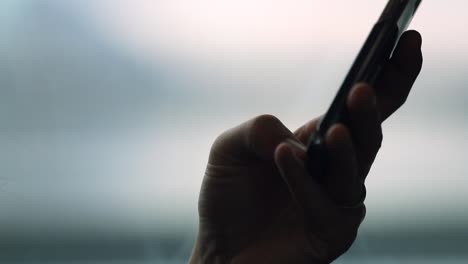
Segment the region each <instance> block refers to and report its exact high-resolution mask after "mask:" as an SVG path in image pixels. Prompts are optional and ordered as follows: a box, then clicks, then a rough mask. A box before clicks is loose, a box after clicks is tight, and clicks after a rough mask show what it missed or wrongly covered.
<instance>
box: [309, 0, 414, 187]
mask: <svg viewBox="0 0 468 264" xmlns="http://www.w3.org/2000/svg"><path fill="white" fill-rule="evenodd" d="M421 1H422V0H389V1H388V3H387V6H386V7H385V9H384V11H383V13H382V15H381V16H380V18H379V20H378V21H377V23H376V24H375V25H374V27H373V29H372V31H371V33H370V34H369V36H368V38H367V40H366V42H365V43H364V46H363V47H362V49H361V51H360V52H359V54H358V56H357V58H356V59H355V61H354V63H353V65H352V66H351V69H350V70H349V72H348V74H347V75H346V78H345V80H344V82H343V84H342V85H341V87H340V89H339V90H338V93H337V94H336V96H335V99H334V100H333V102H332V104H331V106H330V108H329V109H328V111H327V112H326V114H325V115H324V117H323V118H322V120H321V121H320V123H319V125H318V126H317V129H316V131H315V133H313V135H312V136H311V138H310V139H309V142H308V144H307V155H308V158H309V162H308V166H309V170H310V171H311V172H312V171H317V170H320V171H321V172H323V171H324V170H323V164H325V163H326V153H325V147H324V138H325V134H326V133H327V131H328V129H329V128H330V127H331V126H332V125H334V124H336V123H343V124H345V125H347V123H348V109H347V106H346V101H347V98H348V94H349V92H350V90H351V88H352V87H353V86H354V85H355V84H356V83H359V82H366V83H369V84H371V85H374V84H375V83H376V81H377V80H378V79H379V78H380V75H381V73H382V71H383V69H384V67H385V64H386V63H387V62H388V60H389V58H390V56H391V55H392V53H393V50H394V49H395V46H396V44H397V43H398V40H399V39H400V37H401V35H402V34H403V33H404V32H405V30H406V29H407V27H408V25H409V23H410V22H411V20H412V18H413V16H414V14H415V13H416V10H417V9H418V7H419V5H420V4H421ZM319 174H320V175H325V173H319ZM314 175H317V173H314ZM321 177H324V176H321ZM316 180H317V181H318V182H319V183H323V181H324V179H322V178H320V177H317V179H316Z"/></svg>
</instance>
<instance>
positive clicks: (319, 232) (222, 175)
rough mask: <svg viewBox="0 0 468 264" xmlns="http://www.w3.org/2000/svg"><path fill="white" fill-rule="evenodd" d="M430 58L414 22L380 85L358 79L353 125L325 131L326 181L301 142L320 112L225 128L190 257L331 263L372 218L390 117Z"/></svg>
mask: <svg viewBox="0 0 468 264" xmlns="http://www.w3.org/2000/svg"><path fill="white" fill-rule="evenodd" d="M421 66H422V54H421V37H420V35H419V33H417V32H416V31H408V32H406V33H405V34H404V35H403V36H402V38H401V40H400V42H399V44H398V46H397V48H396V50H395V52H394V54H393V56H392V58H391V59H390V62H389V63H388V65H387V67H386V68H385V70H384V74H383V77H382V78H381V80H380V81H379V82H378V83H377V84H376V87H375V89H373V88H372V87H370V86H368V85H366V84H358V85H356V86H355V87H354V88H353V90H352V91H351V93H350V95H349V97H348V101H347V106H348V109H349V113H350V124H349V127H346V126H344V125H343V124H337V125H335V126H333V127H332V128H331V129H330V130H329V131H328V132H327V135H326V138H325V145H326V149H327V155H328V162H327V164H326V166H327V167H326V168H327V170H326V172H327V175H325V179H326V181H325V183H324V184H323V185H319V184H317V183H316V182H315V181H314V177H313V176H314V175H311V174H314V173H318V172H313V171H307V170H306V169H305V165H304V162H306V158H305V156H306V155H305V153H304V150H303V149H302V148H301V147H298V146H301V145H304V144H306V142H307V140H308V138H309V137H310V135H311V133H313V132H314V131H315V127H316V125H317V123H318V120H319V119H315V120H312V121H310V122H309V123H307V124H305V125H304V126H303V127H301V128H299V129H298V130H296V131H295V132H294V133H293V132H291V131H290V130H289V129H287V128H286V127H285V126H284V125H283V124H282V123H281V122H280V121H279V120H278V119H277V118H275V117H273V116H268V115H265V116H260V117H257V118H254V119H252V120H250V121H248V122H246V123H244V124H241V125H239V126H237V127H235V128H232V129H230V130H228V131H226V132H225V133H223V134H222V135H220V136H219V137H218V138H217V139H216V141H215V143H214V144H213V147H212V149H211V153H210V157H209V162H208V166H207V169H206V173H205V177H204V180H203V184H202V188H201V191H200V198H199V233H198V238H197V241H196V244H195V247H194V249H193V253H192V256H191V260H190V262H191V263H330V262H331V261H333V260H334V259H336V258H337V257H339V256H340V255H342V254H343V253H345V252H346V251H347V250H348V249H349V247H350V246H351V245H352V243H353V242H354V240H355V238H356V235H357V231H358V228H359V226H360V224H361V222H362V220H363V219H364V215H365V206H364V204H363V203H361V200H362V199H361V198H362V196H363V194H365V188H364V180H365V178H366V176H367V174H368V172H369V170H370V168H371V165H372V163H373V161H374V158H375V156H376V154H377V152H378V150H379V148H380V146H381V142H382V131H381V123H382V122H383V121H384V120H385V119H386V118H388V117H389V116H390V115H391V114H392V113H394V112H395V111H396V110H397V109H398V108H399V107H400V106H401V105H402V104H403V103H404V102H405V101H406V98H407V96H408V94H409V91H410V90H411V87H412V85H413V83H414V81H415V80H416V77H417V76H418V74H419V72H420V69H421ZM343 204H356V206H352V207H343V206H340V205H343Z"/></svg>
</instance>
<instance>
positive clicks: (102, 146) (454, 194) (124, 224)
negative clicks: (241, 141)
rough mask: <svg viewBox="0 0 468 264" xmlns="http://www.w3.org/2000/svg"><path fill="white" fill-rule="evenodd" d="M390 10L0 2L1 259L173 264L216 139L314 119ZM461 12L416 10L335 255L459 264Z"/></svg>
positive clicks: (301, 0)
mask: <svg viewBox="0 0 468 264" xmlns="http://www.w3.org/2000/svg"><path fill="white" fill-rule="evenodd" d="M386 2H387V1H386V0H356V1H345V0H343V1H317V0H307V1H306V0H275V1H271V0H270V1H267V0H236V1H224V0H222V1H219V0H197V1H192V0H186V1H184V0H167V1H166V0H159V1H152V0H112V1H110V0H80V1H78V0H76V1H73V0H68V1H63V0H41V1H37V0H2V1H0V263H186V262H187V259H188V256H189V255H190V251H191V247H192V245H193V241H194V239H195V235H196V229H197V196H198V190H199V187H200V184H201V180H202V177H203V173H204V167H205V165H206V162H207V156H208V152H209V149H210V146H211V143H212V142H213V140H214V139H215V137H216V136H217V135H218V134H219V133H221V132H223V131H224V130H225V129H227V128H230V127H232V126H235V125H237V124H238V123H240V122H243V121H245V120H247V119H250V118H252V117H254V116H257V115H259V114H265V113H268V114H274V115H276V116H278V117H279V118H280V119H281V120H282V121H283V122H284V123H285V124H286V125H287V126H288V127H290V128H291V129H295V128H296V127H298V126H300V125H301V124H302V123H304V122H306V121H307V120H309V119H311V118H313V117H315V116H317V115H320V114H321V113H323V112H324V111H325V110H326V109H327V107H328V105H329V103H330V102H331V100H332V98H333V96H334V95H335V92H336V90H337V89H338V87H339V85H340V84H341V81H342V79H343V78H344V76H345V74H346V73H347V70H348V68H349V66H350V64H351V63H352V61H353V60H354V56H355V55H356V54H357V52H358V50H359V48H360V46H361V45H362V43H363V41H364V39H365V37H366V36H367V34H368V32H369V31H370V29H371V27H372V25H373V23H374V22H375V21H376V19H377V18H378V16H379V14H380V12H381V11H382V9H383V7H384V6H385V4H386ZM467 8H468V3H467V2H466V1H462V0H451V1H423V3H422V4H421V7H420V9H419V12H418V14H417V16H416V18H415V19H414V20H413V23H412V25H411V28H415V29H418V30H419V31H420V32H421V33H422V35H423V38H424V43H423V52H424V57H425V64H424V68H423V71H422V73H421V76H420V78H419V79H418V81H417V83H416V85H415V86H414V89H413V92H412V95H411V96H410V98H409V100H408V102H407V104H406V105H405V106H404V107H403V108H402V109H401V111H399V112H398V113H397V114H396V115H395V116H393V117H392V118H390V119H389V120H388V121H387V122H386V123H385V124H384V136H385V140H384V144H383V148H382V150H381V153H380V155H379V156H378V158H377V161H376V163H375V166H374V168H373V170H372V171H371V175H370V177H369V180H368V192H369V193H368V199H367V205H368V215H367V218H366V220H365V222H364V224H363V227H362V229H361V232H360V236H359V239H358V241H357V242H356V244H355V245H354V246H353V248H352V249H351V250H350V252H349V253H348V254H346V255H345V256H343V257H342V258H341V259H340V260H338V261H337V263H376V262H377V261H378V263H467V261H468V193H467V192H466V188H467V187H468V163H467V159H466V150H467V149H468V139H467V137H466V135H468V123H467V122H466V121H467V118H466V115H467V114H468V107H467V98H468V89H467V84H468V19H467V18H466V9H467Z"/></svg>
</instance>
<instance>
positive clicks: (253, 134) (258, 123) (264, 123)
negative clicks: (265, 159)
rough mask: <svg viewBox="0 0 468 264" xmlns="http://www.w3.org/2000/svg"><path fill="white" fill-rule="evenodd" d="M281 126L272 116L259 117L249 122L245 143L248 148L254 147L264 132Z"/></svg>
mask: <svg viewBox="0 0 468 264" xmlns="http://www.w3.org/2000/svg"><path fill="white" fill-rule="evenodd" d="M280 124H281V122H280V120H279V119H278V118H277V117H276V116H273V115H268V114H265V115H260V116H257V117H255V118H254V119H252V120H251V122H250V126H249V128H248V133H247V142H248V143H249V145H250V146H252V145H254V143H255V141H256V140H257V139H258V138H259V136H261V135H262V134H263V132H265V131H272V130H274V128H275V127H278V126H279V125H280Z"/></svg>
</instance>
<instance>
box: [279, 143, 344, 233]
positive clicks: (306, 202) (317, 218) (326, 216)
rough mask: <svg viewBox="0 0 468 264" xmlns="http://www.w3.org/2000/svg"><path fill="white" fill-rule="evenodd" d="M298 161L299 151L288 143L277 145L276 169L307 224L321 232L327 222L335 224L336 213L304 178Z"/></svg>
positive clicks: (306, 176) (308, 177) (307, 177)
mask: <svg viewBox="0 0 468 264" xmlns="http://www.w3.org/2000/svg"><path fill="white" fill-rule="evenodd" d="M302 157H305V153H303V150H300V149H298V148H296V147H293V146H292V145H290V144H288V143H281V144H280V145H279V146H278V147H277V148H276V151H275V162H276V165H277V167H278V169H279V171H280V174H281V176H282V177H283V179H284V181H285V182H286V184H287V185H288V188H289V191H290V193H291V195H292V197H293V199H294V200H295V201H296V202H297V204H298V205H299V206H300V207H301V208H302V209H303V211H304V215H305V216H306V218H307V221H308V223H307V224H308V225H310V226H312V227H314V228H317V229H318V230H322V231H324V230H326V229H327V228H328V227H329V226H330V221H336V219H337V218H338V217H337V216H338V214H339V212H338V209H337V207H336V206H335V204H334V203H333V201H332V200H331V199H330V198H329V196H328V195H327V193H326V191H325V190H324V189H323V188H322V186H321V185H319V184H318V183H317V182H315V181H314V179H313V177H311V175H309V174H308V172H307V170H306V168H305V166H304V161H303V160H304V159H303V158H302ZM311 221H312V222H311Z"/></svg>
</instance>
